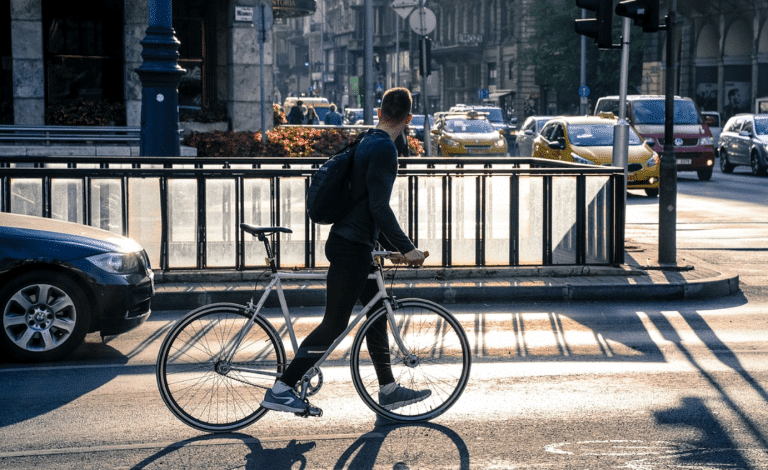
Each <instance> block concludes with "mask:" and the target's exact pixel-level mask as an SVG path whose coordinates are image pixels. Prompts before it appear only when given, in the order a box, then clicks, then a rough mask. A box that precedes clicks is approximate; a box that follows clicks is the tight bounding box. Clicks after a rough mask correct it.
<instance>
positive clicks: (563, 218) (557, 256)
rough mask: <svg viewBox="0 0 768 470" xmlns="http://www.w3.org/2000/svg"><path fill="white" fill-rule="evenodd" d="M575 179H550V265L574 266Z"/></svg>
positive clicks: (565, 177)
mask: <svg viewBox="0 0 768 470" xmlns="http://www.w3.org/2000/svg"><path fill="white" fill-rule="evenodd" d="M576 235H577V233H576V177H575V176H562V177H559V178H552V264H576Z"/></svg>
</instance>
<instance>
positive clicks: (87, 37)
mask: <svg viewBox="0 0 768 470" xmlns="http://www.w3.org/2000/svg"><path fill="white" fill-rule="evenodd" d="M42 10H43V27H44V28H45V30H44V34H45V36H44V44H43V47H44V61H45V91H46V93H45V98H46V123H47V124H110V123H112V124H124V123H125V110H124V93H123V87H124V85H123V83H124V79H123V2H122V1H117V0H90V1H82V2H60V1H57V0H43V2H42ZM84 103H85V104H91V106H82V104H84ZM96 103H99V104H103V105H104V106H93V104H96ZM72 106H77V107H83V108H88V111H90V112H94V111H96V110H97V109H106V111H104V112H103V113H102V114H103V115H99V116H98V117H96V116H92V117H91V118H89V119H86V122H69V121H67V116H66V115H67V114H68V113H69V111H67V109H70V108H71V107H72ZM120 114H121V115H120ZM62 119H63V120H62ZM105 119H106V120H107V122H103V121H104V120H105ZM112 121H114V122H112Z"/></svg>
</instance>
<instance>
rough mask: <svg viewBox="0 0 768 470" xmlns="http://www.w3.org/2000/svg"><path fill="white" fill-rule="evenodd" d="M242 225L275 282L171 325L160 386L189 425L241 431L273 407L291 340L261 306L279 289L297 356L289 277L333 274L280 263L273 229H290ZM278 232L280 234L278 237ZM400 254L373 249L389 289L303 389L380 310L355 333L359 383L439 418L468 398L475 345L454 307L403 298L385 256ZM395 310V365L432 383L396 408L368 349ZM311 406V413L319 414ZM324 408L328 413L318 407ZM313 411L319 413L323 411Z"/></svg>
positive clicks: (382, 288)
mask: <svg viewBox="0 0 768 470" xmlns="http://www.w3.org/2000/svg"><path fill="white" fill-rule="evenodd" d="M240 228H241V229H242V230H243V231H245V232H247V233H250V234H251V235H253V236H255V237H257V238H258V239H259V240H260V241H262V242H263V243H264V247H265V248H266V252H267V261H268V263H269V270H270V271H271V280H270V282H269V284H268V285H267V286H266V287H265V288H264V292H263V293H262V294H261V297H260V298H259V301H258V302H257V303H256V304H254V298H255V297H256V296H257V294H258V291H256V292H254V296H253V297H251V300H250V301H249V302H247V303H246V305H239V304H231V303H216V304H211V305H206V306H203V307H200V308H198V309H196V310H193V311H191V312H189V313H188V314H186V315H185V316H184V317H182V318H181V319H179V320H178V321H177V323H176V324H175V325H174V326H173V328H172V329H171V330H170V331H169V332H168V335H167V336H166V338H165V340H164V341H163V344H162V346H161V347H160V352H159V354H158V358H157V369H156V375H157V384H158V387H159V389H160V394H161V395H162V398H163V401H164V402H165V404H166V405H167V406H168V408H169V409H170V410H171V412H172V413H173V414H174V415H175V416H176V417H177V418H179V419H180V420H181V421H182V422H184V423H186V424H187V425H189V426H191V427H193V428H196V429H199V430H201V431H206V432H231V431H234V430H237V429H241V428H243V427H246V426H249V425H251V424H253V423H254V422H256V421H257V420H259V419H260V418H261V417H263V416H264V415H265V414H266V412H267V411H268V410H267V409H265V408H262V407H261V406H260V403H261V401H262V399H263V398H264V394H265V393H266V390H267V389H269V388H270V387H272V385H273V383H274V381H275V380H276V379H277V378H278V377H280V376H281V374H282V372H283V370H284V369H285V367H286V366H287V364H288V361H287V360H286V352H285V346H284V344H283V341H282V338H281V337H280V335H279V334H278V332H277V330H276V329H275V327H274V326H273V325H272V324H271V323H270V322H269V320H268V319H267V318H265V317H264V316H263V315H262V314H261V313H260V312H261V309H262V307H263V306H264V303H265V302H266V300H267V297H268V296H269V295H270V294H271V292H272V291H273V290H274V291H276V293H277V297H278V300H279V303H280V307H281V310H282V314H283V317H284V319H285V329H286V330H287V332H288V335H289V337H290V342H291V346H292V348H293V353H294V355H295V353H296V351H297V350H298V341H297V339H296V334H295V332H294V328H293V322H292V320H291V317H290V312H289V309H288V306H287V303H286V300H285V295H284V293H283V288H282V281H283V280H289V279H290V280H296V279H302V280H309V279H325V274H323V273H299V272H293V271H279V270H278V269H277V268H276V263H275V256H274V254H273V250H272V248H271V246H270V237H271V236H273V235H275V234H277V233H292V231H291V230H290V229H288V228H285V227H257V226H253V225H249V224H240ZM275 236H276V235H275ZM392 254H393V253H392V252H388V251H374V252H373V253H372V259H373V265H374V266H375V269H374V270H372V271H373V272H372V273H371V274H370V275H369V279H375V280H376V282H377V284H378V286H379V292H378V294H376V296H375V297H374V298H373V299H372V300H371V301H370V302H369V303H368V304H366V305H365V306H364V307H363V309H362V310H361V311H360V312H359V313H357V314H356V315H355V314H354V313H353V318H352V320H351V321H350V323H349V325H348V327H347V329H346V330H344V332H343V333H342V334H341V336H339V337H338V338H337V339H336V340H335V341H334V342H333V344H332V345H331V346H330V347H329V348H328V351H327V352H326V353H325V354H324V355H323V356H322V357H321V358H320V359H319V360H318V361H317V363H316V364H315V366H314V367H313V368H311V369H310V370H309V371H308V372H307V373H306V374H305V375H304V377H302V379H301V380H300V381H299V383H298V384H297V385H296V391H297V394H299V396H300V397H301V399H302V400H304V401H305V402H306V403H308V400H307V397H309V396H312V395H314V394H316V393H317V392H318V391H319V390H320V388H321V387H322V385H323V375H322V371H321V369H320V366H321V364H322V363H323V362H324V361H325V360H326V359H327V358H328V357H329V356H330V355H331V353H332V352H333V351H334V350H335V349H336V347H338V346H339V344H340V343H341V342H342V340H344V338H345V337H346V336H347V335H348V334H349V333H350V332H351V331H352V330H353V329H354V328H355V327H356V326H357V325H358V324H359V323H360V322H361V321H362V320H363V318H364V317H366V316H367V314H368V312H369V311H370V310H371V309H372V308H373V306H374V305H375V304H376V303H377V302H378V301H379V300H383V306H381V307H380V308H379V309H377V310H376V311H375V312H374V313H373V314H371V315H370V316H368V319H367V320H365V322H364V323H363V324H362V326H361V327H360V328H359V330H358V331H357V333H356V334H355V337H354V341H353V343H352V348H351V350H350V355H351V359H350V369H351V371H352V381H353V383H354V386H355V389H356V390H357V393H358V394H359V395H360V397H361V398H362V399H363V402H365V404H366V405H367V406H368V407H369V408H370V409H371V410H373V411H374V412H375V413H376V414H378V415H379V416H382V417H384V418H386V419H389V420H391V421H396V422H419V421H426V420H430V419H433V418H435V417H437V416H439V415H441V414H442V413H444V412H445V411H446V410H448V409H449V408H450V407H451V406H452V405H453V404H454V403H455V402H456V401H457V400H458V399H459V397H460V396H461V393H462V392H463V391H464V387H465V386H466V385H467V381H468V379H469V371H470V366H471V351H470V347H469V341H468V340H467V336H466V333H465V332H464V329H463V328H462V327H461V325H460V324H459V322H458V320H456V318H455V317H454V316H453V315H452V314H451V313H450V312H448V310H446V309H445V308H443V307H442V306H440V305H439V304H436V303H434V302H431V301H428V300H424V299H403V300H399V299H396V298H395V297H394V296H391V295H389V293H388V292H387V289H386V285H385V283H384V275H383V268H382V264H383V258H388V257H390V256H392ZM383 315H386V316H387V324H388V327H387V332H386V334H387V340H388V341H387V343H388V344H389V345H390V347H389V351H388V353H389V358H390V361H391V366H392V372H393V374H394V375H395V378H396V379H397V382H398V383H400V384H402V385H407V386H408V387H409V388H412V389H418V390H422V389H429V391H430V392H431V394H430V395H429V397H427V398H426V399H425V400H423V401H420V402H418V403H413V404H410V405H406V406H404V407H402V408H398V409H395V410H389V409H385V408H384V407H383V406H381V405H380V404H379V403H378V391H379V384H378V380H377V378H376V374H375V371H374V367H373V362H372V361H371V354H370V352H369V351H368V349H367V347H363V343H364V340H365V337H366V334H367V332H368V330H369V328H371V325H373V324H374V322H375V321H376V320H377V319H378V318H380V317H381V316H383ZM308 410H309V406H308V407H307V411H305V412H304V413H296V414H297V415H300V416H304V417H307V416H309V415H310V414H309V411H308ZM316 415H317V416H320V415H322V411H320V412H319V413H317V414H316ZM312 416H315V414H313V415H312Z"/></svg>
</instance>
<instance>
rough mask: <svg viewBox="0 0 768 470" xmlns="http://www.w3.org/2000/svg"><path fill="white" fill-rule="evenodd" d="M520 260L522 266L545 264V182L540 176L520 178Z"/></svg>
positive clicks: (523, 176)
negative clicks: (543, 247) (543, 248)
mask: <svg viewBox="0 0 768 470" xmlns="http://www.w3.org/2000/svg"><path fill="white" fill-rule="evenodd" d="M519 181H520V200H519V201H518V204H519V206H518V209H519V211H520V216H519V217H520V226H519V227H518V236H519V240H520V242H519V246H520V253H519V260H520V264H521V265H531V264H533V265H537V264H542V262H543V259H542V258H543V250H542V246H543V243H544V234H543V232H544V222H543V220H544V219H543V214H544V181H543V178H541V177H540V176H525V175H522V176H520V180H519Z"/></svg>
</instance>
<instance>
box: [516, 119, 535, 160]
mask: <svg viewBox="0 0 768 470" xmlns="http://www.w3.org/2000/svg"><path fill="white" fill-rule="evenodd" d="M535 128H536V121H535V120H534V119H533V117H529V118H528V119H526V120H525V122H524V123H523V127H522V128H521V129H520V132H518V133H517V138H516V139H515V140H516V143H517V156H519V157H530V156H531V150H532V146H533V137H534V134H535V133H536V129H535Z"/></svg>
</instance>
